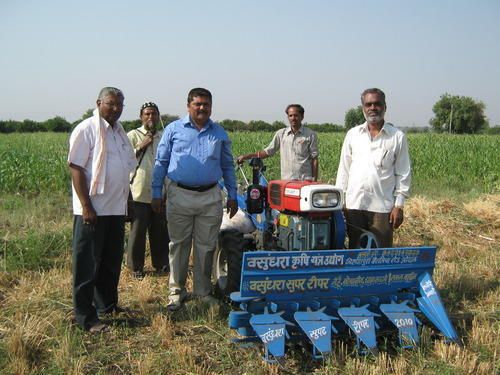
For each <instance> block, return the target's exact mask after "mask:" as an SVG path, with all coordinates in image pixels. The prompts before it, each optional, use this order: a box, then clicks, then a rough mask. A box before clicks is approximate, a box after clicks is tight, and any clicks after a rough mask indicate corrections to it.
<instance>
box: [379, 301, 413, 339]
mask: <svg viewBox="0 0 500 375" xmlns="http://www.w3.org/2000/svg"><path fill="white" fill-rule="evenodd" d="M408 302H409V301H403V302H401V303H397V302H395V301H394V300H393V301H392V302H391V303H388V304H381V305H380V311H382V312H383V313H384V315H385V316H386V317H387V318H388V319H389V320H390V321H391V322H392V324H394V325H395V326H396V328H397V329H398V331H399V343H400V345H401V347H403V348H405V349H410V348H413V347H414V346H415V345H416V344H418V343H419V337H418V329H417V323H418V324H420V321H419V320H418V319H417V317H416V316H415V313H416V312H419V311H418V310H416V309H412V308H411V307H410V306H408Z"/></svg>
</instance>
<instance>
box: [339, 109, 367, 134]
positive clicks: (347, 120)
mask: <svg viewBox="0 0 500 375" xmlns="http://www.w3.org/2000/svg"><path fill="white" fill-rule="evenodd" d="M364 122H365V116H364V115H363V108H362V107H361V106H360V105H358V106H357V107H356V108H351V109H350V110H348V111H347V112H346V113H345V117H344V126H345V128H346V130H349V129H350V128H354V127H355V126H357V125H360V124H362V123H364Z"/></svg>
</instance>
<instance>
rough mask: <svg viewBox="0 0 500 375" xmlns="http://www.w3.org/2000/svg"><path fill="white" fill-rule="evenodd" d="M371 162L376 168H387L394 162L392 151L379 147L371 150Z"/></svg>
mask: <svg viewBox="0 0 500 375" xmlns="http://www.w3.org/2000/svg"><path fill="white" fill-rule="evenodd" d="M372 155H373V163H374V164H375V167H376V168H377V169H388V168H390V167H391V166H392V165H393V164H394V151H392V150H389V149H386V148H380V149H378V150H375V151H373V152H372Z"/></svg>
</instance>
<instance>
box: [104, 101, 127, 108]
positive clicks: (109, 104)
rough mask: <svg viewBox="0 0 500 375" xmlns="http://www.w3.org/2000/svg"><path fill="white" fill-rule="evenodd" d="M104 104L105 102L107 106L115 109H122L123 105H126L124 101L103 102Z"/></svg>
mask: <svg viewBox="0 0 500 375" xmlns="http://www.w3.org/2000/svg"><path fill="white" fill-rule="evenodd" d="M102 104H104V105H105V106H106V107H109V108H115V109H122V108H123V107H125V104H123V103H112V102H102Z"/></svg>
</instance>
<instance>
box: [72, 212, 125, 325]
mask: <svg viewBox="0 0 500 375" xmlns="http://www.w3.org/2000/svg"><path fill="white" fill-rule="evenodd" d="M124 233H125V220H124V216H98V217H97V224H96V225H89V224H84V223H83V220H82V216H81V215H75V217H74V221H73V264H72V269H73V309H74V313H75V318H76V322H77V323H78V325H79V326H81V327H82V328H84V329H89V328H90V326H91V325H92V324H93V323H95V322H96V321H97V319H98V318H97V314H98V313H99V314H102V313H107V312H111V311H113V310H114V309H115V308H116V306H117V304H118V282H119V280H120V270H121V263H122V259H123V243H124Z"/></svg>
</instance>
